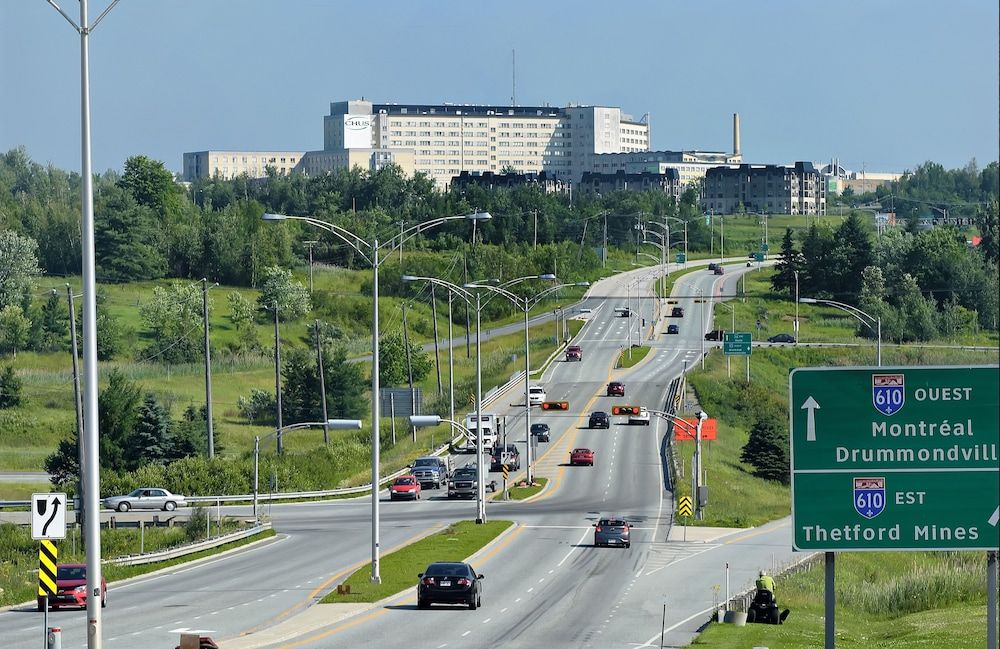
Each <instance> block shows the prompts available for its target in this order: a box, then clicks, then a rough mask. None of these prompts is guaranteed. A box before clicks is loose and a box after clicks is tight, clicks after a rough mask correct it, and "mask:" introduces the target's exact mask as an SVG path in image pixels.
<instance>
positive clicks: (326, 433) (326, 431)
mask: <svg viewBox="0 0 1000 649" xmlns="http://www.w3.org/2000/svg"><path fill="white" fill-rule="evenodd" d="M315 329H316V369H317V370H319V400H320V403H321V404H322V406H323V445H324V446H325V445H329V443H330V424H329V423H327V422H328V421H329V417H327V414H326V378H325V376H324V370H323V340H322V337H321V336H320V335H319V320H316V322H315Z"/></svg>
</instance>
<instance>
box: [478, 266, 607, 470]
mask: <svg viewBox="0 0 1000 649" xmlns="http://www.w3.org/2000/svg"><path fill="white" fill-rule="evenodd" d="M530 279H543V280H555V279H556V276H555V275H553V274H551V273H548V274H545V275H533V276H528V277H521V278H518V279H516V280H511V281H510V282H506V283H505V284H506V285H511V284H513V283H515V282H520V281H526V280H530ZM568 286H590V282H576V283H569V284H559V285H557V286H550V287H549V288H547V289H545V290H544V291H541V292H540V293H538V294H537V295H535V296H534V297H531V298H529V297H527V296H525V297H523V298H522V297H520V296H518V295H516V294H514V293H512V292H510V291H508V290H506V288H504V287H503V286H491V285H489V284H466V285H465V288H467V289H483V290H487V291H492V292H494V293H496V294H498V295H502V296H503V297H505V298H507V299H508V300H510V301H511V302H512V303H513V304H514V306H517V307H520V308H521V309H523V310H524V443H525V444H526V449H525V457H526V458H527V461H526V463H525V464H526V475H527V479H528V483H529V484H530V483H531V482H532V480H533V479H534V473H533V472H532V467H533V466H534V465H533V462H532V454H531V400H530V373H531V346H530V344H529V341H528V313H529V312H530V311H531V307H533V306H534V305H535V304H538V302H540V301H541V300H542V299H543V298H544V297H545V296H547V295H549V294H550V293H555V292H556V291H558V290H561V289H563V288H566V287H568Z"/></svg>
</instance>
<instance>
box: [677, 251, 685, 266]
mask: <svg viewBox="0 0 1000 649" xmlns="http://www.w3.org/2000/svg"><path fill="white" fill-rule="evenodd" d="M685 261H687V256H686V255H685V254H684V253H683V252H678V253H677V263H678V264H683V263H684V262H685Z"/></svg>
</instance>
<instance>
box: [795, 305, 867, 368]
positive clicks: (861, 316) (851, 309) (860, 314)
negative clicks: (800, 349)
mask: <svg viewBox="0 0 1000 649" xmlns="http://www.w3.org/2000/svg"><path fill="white" fill-rule="evenodd" d="M798 302H800V303H802V304H825V305H827V306H832V307H834V308H837V309H840V310H841V311H846V312H847V313H850V314H851V315H852V316H854V319H855V320H857V321H858V322H860V323H861V324H863V325H864V326H866V327H868V330H869V331H871V332H872V333H874V334H875V364H876V365H877V366H879V367H882V316H880V315H879V316H873V315H871V314H870V313H867V312H865V311H862V310H861V309H859V308H858V307H856V306H852V305H850V304H844V303H843V302H837V301H835V300H823V299H820V298H814V297H800V298H799V299H798ZM796 340H797V338H796Z"/></svg>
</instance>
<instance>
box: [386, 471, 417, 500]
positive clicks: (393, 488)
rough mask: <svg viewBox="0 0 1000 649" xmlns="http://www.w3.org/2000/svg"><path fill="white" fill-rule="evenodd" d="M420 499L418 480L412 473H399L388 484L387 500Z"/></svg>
mask: <svg viewBox="0 0 1000 649" xmlns="http://www.w3.org/2000/svg"><path fill="white" fill-rule="evenodd" d="M403 499H409V500H420V481H419V480H417V476H414V475H401V476H399V477H398V478H396V479H395V480H393V481H392V484H391V485H389V500H403Z"/></svg>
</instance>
